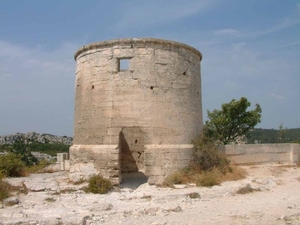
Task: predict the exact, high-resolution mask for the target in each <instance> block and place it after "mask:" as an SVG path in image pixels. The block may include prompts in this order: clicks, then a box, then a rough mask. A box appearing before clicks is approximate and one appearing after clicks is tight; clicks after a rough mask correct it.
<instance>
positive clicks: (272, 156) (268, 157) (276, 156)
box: [219, 144, 300, 164]
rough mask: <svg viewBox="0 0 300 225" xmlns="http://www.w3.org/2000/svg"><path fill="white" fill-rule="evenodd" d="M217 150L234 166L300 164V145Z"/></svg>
mask: <svg viewBox="0 0 300 225" xmlns="http://www.w3.org/2000/svg"><path fill="white" fill-rule="evenodd" d="M219 149H220V152H221V153H223V154H225V155H226V156H227V157H228V158H229V159H230V160H231V161H232V162H233V163H236V164H247V163H254V164H255V163H257V164H259V163H286V164H295V163H298V162H300V144H246V145H223V146H219Z"/></svg>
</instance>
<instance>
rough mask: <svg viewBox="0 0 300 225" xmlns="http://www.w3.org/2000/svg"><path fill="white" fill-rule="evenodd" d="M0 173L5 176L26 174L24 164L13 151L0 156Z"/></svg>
mask: <svg viewBox="0 0 300 225" xmlns="http://www.w3.org/2000/svg"><path fill="white" fill-rule="evenodd" d="M0 174H1V175H2V176H6V177H22V176H26V174H27V172H26V166H25V163H24V162H23V161H22V160H21V158H20V157H19V156H17V155H16V154H14V153H9V154H7V155H1V156H0Z"/></svg>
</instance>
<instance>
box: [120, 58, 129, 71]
mask: <svg viewBox="0 0 300 225" xmlns="http://www.w3.org/2000/svg"><path fill="white" fill-rule="evenodd" d="M129 63H130V59H119V71H122V70H129Z"/></svg>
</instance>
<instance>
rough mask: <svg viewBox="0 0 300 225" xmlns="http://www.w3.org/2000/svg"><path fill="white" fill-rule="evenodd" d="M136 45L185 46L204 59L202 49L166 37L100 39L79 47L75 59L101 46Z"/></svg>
mask: <svg viewBox="0 0 300 225" xmlns="http://www.w3.org/2000/svg"><path fill="white" fill-rule="evenodd" d="M117 45H118V46H131V47H133V46H135V45H138V46H139V47H142V46H144V47H147V46H149V45H157V46H164V47H165V46H170V47H171V46H172V47H178V48H185V49H187V50H189V51H191V52H193V53H195V54H196V55H198V56H199V58H200V61H201V60H202V54H201V52H200V51H198V50H197V49H196V48H194V47H192V46H190V45H187V44H184V43H180V42H176V41H170V40H165V39H158V38H123V39H114V40H108V41H100V42H94V43H90V44H87V45H84V46H82V47H81V48H79V49H78V50H77V51H76V52H75V54H74V59H75V61H76V59H77V57H78V56H79V55H81V54H82V53H84V52H86V51H89V50H92V49H101V48H109V47H113V46H117Z"/></svg>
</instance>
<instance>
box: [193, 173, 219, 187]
mask: <svg viewBox="0 0 300 225" xmlns="http://www.w3.org/2000/svg"><path fill="white" fill-rule="evenodd" d="M221 177H222V173H220V171H219V170H217V169H215V170H210V171H202V173H201V174H200V176H199V177H198V179H197V181H196V185H197V186H204V187H211V186H214V185H220V184H221Z"/></svg>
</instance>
